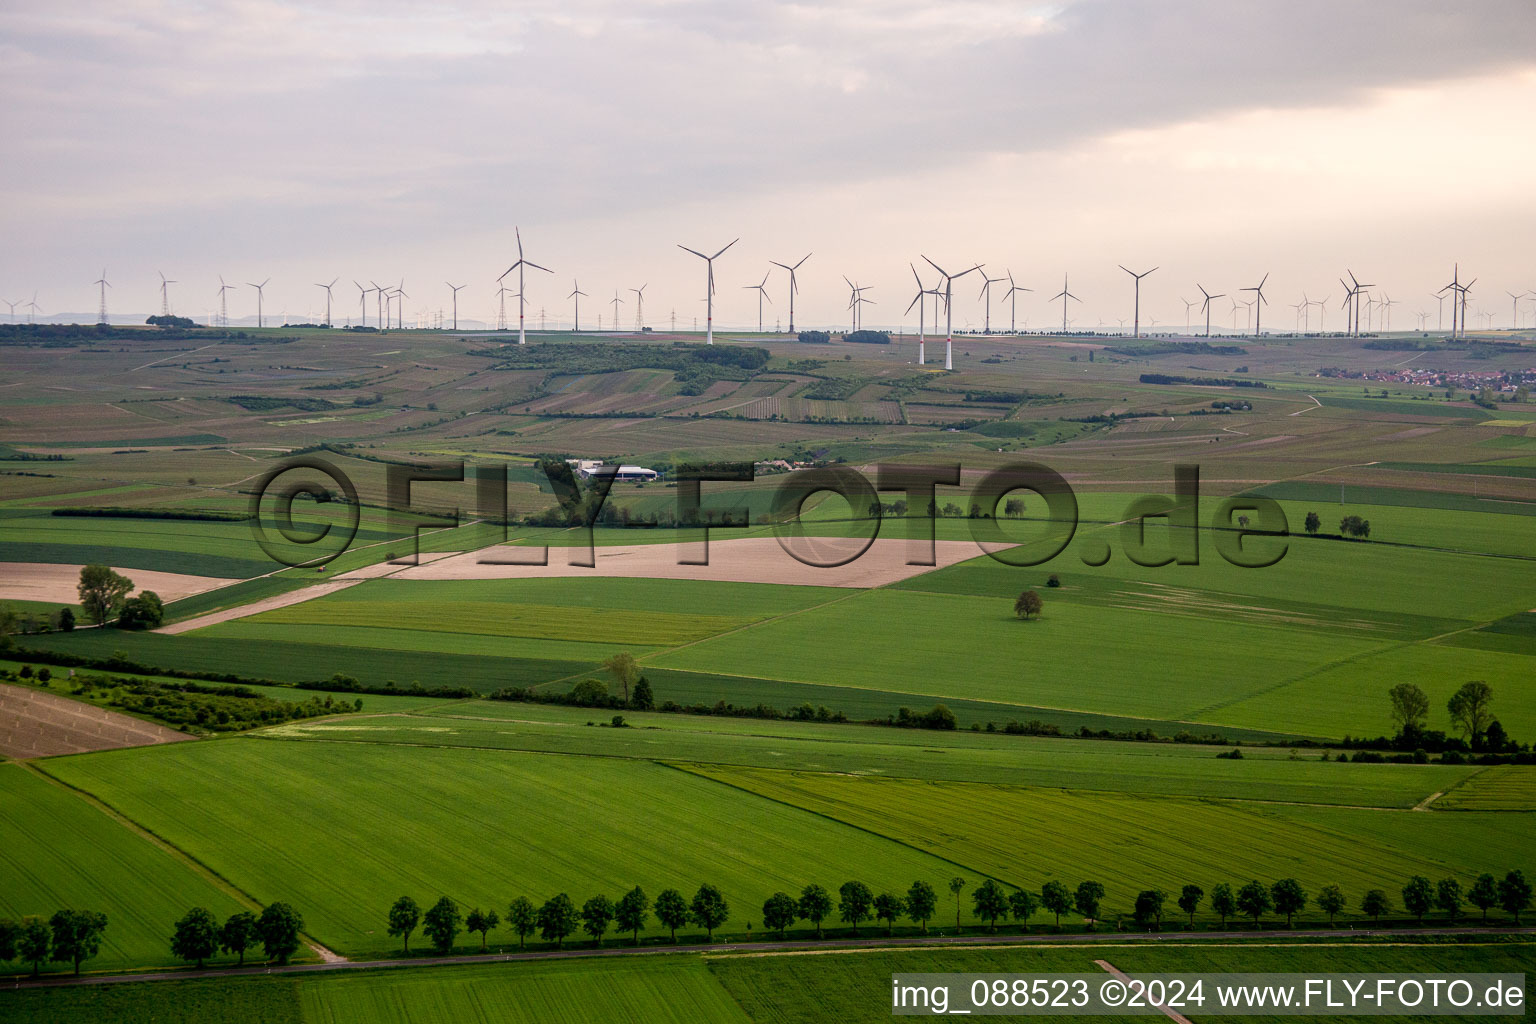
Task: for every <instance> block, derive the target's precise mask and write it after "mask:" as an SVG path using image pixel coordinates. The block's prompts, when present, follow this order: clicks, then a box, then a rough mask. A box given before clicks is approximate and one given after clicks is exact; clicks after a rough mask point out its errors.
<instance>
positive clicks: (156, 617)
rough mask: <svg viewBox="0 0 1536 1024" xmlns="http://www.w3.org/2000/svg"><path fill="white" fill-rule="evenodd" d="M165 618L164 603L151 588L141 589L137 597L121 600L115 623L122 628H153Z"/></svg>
mask: <svg viewBox="0 0 1536 1024" xmlns="http://www.w3.org/2000/svg"><path fill="white" fill-rule="evenodd" d="M164 620H165V604H164V603H163V602H162V601H161V600H160V595H159V594H157V593H155V592H154V591H153V590H141V591H139V596H138V597H130V598H129V599H128V600H126V601H124V602H123V607H122V610H121V611H120V612H118V613H117V624H118V626H120V627H122V628H123V629H154V628H155V627H156V626H158V625H160V623H161V622H163V621H164Z"/></svg>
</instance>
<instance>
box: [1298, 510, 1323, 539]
mask: <svg viewBox="0 0 1536 1024" xmlns="http://www.w3.org/2000/svg"><path fill="white" fill-rule="evenodd" d="M1302 525H1303V526H1304V527H1305V528H1306V531H1307V532H1308V533H1311V534H1315V533H1317V531H1318V530H1321V529H1322V528H1323V520H1322V518H1321V517H1320V516H1319V515H1318V514H1317V513H1316V512H1308V513H1307V518H1306V522H1304V523H1303V524H1302Z"/></svg>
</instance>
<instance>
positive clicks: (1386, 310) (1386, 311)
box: [1381, 292, 1402, 331]
mask: <svg viewBox="0 0 1536 1024" xmlns="http://www.w3.org/2000/svg"><path fill="white" fill-rule="evenodd" d="M1401 302H1402V300H1401V299H1394V298H1392V297H1391V296H1389V295H1388V294H1387V293H1386V292H1382V293H1381V312H1382V315H1383V317H1384V319H1383V320H1382V328H1381V329H1382V330H1384V331H1390V330H1392V307H1393V306H1396V305H1398V304H1399V303H1401Z"/></svg>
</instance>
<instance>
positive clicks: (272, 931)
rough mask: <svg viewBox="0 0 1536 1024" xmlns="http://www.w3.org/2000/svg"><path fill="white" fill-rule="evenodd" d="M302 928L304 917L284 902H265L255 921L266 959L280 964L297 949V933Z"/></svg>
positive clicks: (284, 962)
mask: <svg viewBox="0 0 1536 1024" xmlns="http://www.w3.org/2000/svg"><path fill="white" fill-rule="evenodd" d="M303 930H304V918H302V917H300V916H299V912H298V911H297V910H294V909H293V908H292V907H290V906H289V905H288V904H286V903H269V904H267V905H266V906H265V907H263V908H262V911H261V917H260V918H258V919H257V921H256V933H257V934H258V935H260V936H261V944H262V947H263V948H264V949H265V950H266V953H267V959H268V960H276V961H277V962H278V963H280V964H286V963H287V962H288V959H289V957H291V956H293V954H294V953H296V952H297V951H298V948H299V933H300V932H302V931H303Z"/></svg>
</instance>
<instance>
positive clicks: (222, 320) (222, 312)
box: [219, 274, 235, 327]
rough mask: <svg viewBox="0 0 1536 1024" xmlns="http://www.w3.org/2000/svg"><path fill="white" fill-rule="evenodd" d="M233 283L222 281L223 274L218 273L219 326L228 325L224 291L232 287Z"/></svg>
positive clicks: (227, 309)
mask: <svg viewBox="0 0 1536 1024" xmlns="http://www.w3.org/2000/svg"><path fill="white" fill-rule="evenodd" d="M234 287H235V286H234V285H232V284H225V283H224V275H223V274H220V275H219V326H220V327H228V326H229V299H228V298H226V297H225V295H224V293H225V292H227V291H231V290H233V289H234Z"/></svg>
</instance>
